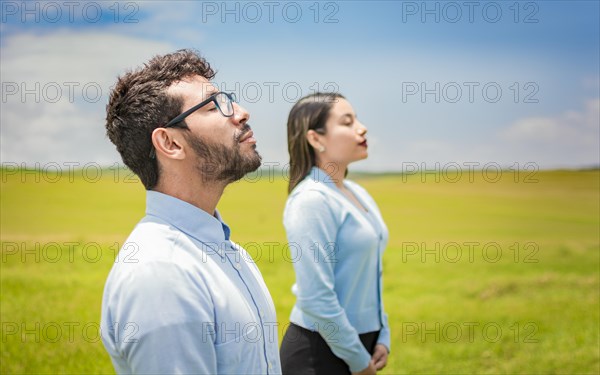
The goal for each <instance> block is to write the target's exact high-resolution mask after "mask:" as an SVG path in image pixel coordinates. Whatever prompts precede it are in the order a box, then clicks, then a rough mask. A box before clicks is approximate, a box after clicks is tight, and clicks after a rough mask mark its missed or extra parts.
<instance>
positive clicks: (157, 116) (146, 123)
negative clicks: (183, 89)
mask: <svg viewBox="0 0 600 375" xmlns="http://www.w3.org/2000/svg"><path fill="white" fill-rule="evenodd" d="M195 75H199V76H202V77H204V78H206V79H207V80H211V79H213V78H214V76H215V72H214V71H213V69H212V68H211V67H210V65H209V63H208V62H207V61H206V60H205V59H204V58H202V57H201V56H200V55H199V54H198V52H196V51H192V50H188V49H182V50H179V51H177V52H174V53H170V54H167V55H162V56H160V55H158V56H155V57H153V58H152V59H151V60H150V61H149V62H148V63H146V64H144V66H143V67H141V68H138V69H135V70H133V71H128V72H126V73H125V74H124V75H122V76H121V77H119V78H118V80H117V83H116V85H115V87H114V89H113V90H112V92H111V94H110V98H109V101H108V104H107V106H106V134H107V135H108V138H109V139H110V140H111V142H112V143H114V144H115V146H117V151H119V153H120V154H121V158H122V159H123V163H125V165H126V166H127V167H129V169H131V170H132V171H133V172H134V173H135V174H136V175H138V176H139V178H140V180H141V181H142V183H143V184H144V186H145V188H146V189H147V190H150V189H152V188H153V187H154V186H156V184H157V183H158V178H159V165H158V162H157V159H156V158H150V157H149V155H150V152H151V150H152V147H153V146H152V140H151V136H152V131H153V130H154V129H156V128H157V127H159V126H161V125H164V124H165V123H166V122H167V121H169V120H170V119H171V118H173V117H175V116H177V115H178V114H179V113H181V111H182V105H183V99H182V98H181V97H178V96H171V95H169V94H168V93H167V89H168V88H169V86H171V85H172V84H173V83H176V82H178V81H181V80H182V79H184V78H187V77H190V76H195ZM183 126H184V127H186V125H185V123H183Z"/></svg>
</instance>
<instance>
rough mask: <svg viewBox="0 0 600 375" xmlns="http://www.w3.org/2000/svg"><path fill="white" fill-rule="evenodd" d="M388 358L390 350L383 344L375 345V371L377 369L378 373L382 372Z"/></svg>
mask: <svg viewBox="0 0 600 375" xmlns="http://www.w3.org/2000/svg"><path fill="white" fill-rule="evenodd" d="M387 357H388V350H387V348H386V347H385V345H383V344H377V345H375V350H374V351H373V356H372V357H371V362H373V363H374V364H375V369H377V371H379V370H381V369H382V368H384V367H385V365H387Z"/></svg>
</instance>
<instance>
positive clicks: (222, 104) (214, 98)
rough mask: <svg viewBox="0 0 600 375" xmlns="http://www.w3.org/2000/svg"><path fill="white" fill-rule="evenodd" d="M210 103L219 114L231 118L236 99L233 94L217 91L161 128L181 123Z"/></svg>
mask: <svg viewBox="0 0 600 375" xmlns="http://www.w3.org/2000/svg"><path fill="white" fill-rule="evenodd" d="M212 102H214V103H215V106H216V107H217V108H218V109H219V112H221V114H222V115H223V116H225V117H231V116H233V103H234V102H236V103H237V98H236V97H235V94H234V93H226V92H222V91H219V92H218V93H216V94H214V95H211V96H209V97H208V98H207V99H206V100H204V101H203V102H202V103H200V104H196V105H195V106H193V107H192V108H190V109H188V110H187V111H185V112H183V113H182V114H180V115H179V116H177V117H175V118H174V119H172V120H171V121H169V122H167V124H166V125H165V126H163V128H168V127H170V126H173V125H175V124H177V123H180V122H181V121H183V120H184V119H185V118H186V117H188V116H189V115H191V114H192V113H194V112H195V111H197V110H199V109H200V108H202V107H204V106H205V105H207V104H209V103H212Z"/></svg>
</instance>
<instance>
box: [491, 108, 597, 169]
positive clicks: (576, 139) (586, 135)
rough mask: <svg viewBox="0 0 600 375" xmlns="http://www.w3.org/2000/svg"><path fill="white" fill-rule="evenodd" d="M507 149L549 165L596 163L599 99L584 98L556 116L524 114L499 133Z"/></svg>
mask: <svg viewBox="0 0 600 375" xmlns="http://www.w3.org/2000/svg"><path fill="white" fill-rule="evenodd" d="M500 136H501V138H502V139H503V140H505V141H507V148H508V150H512V151H513V152H516V153H517V154H519V155H520V157H522V158H523V157H525V158H530V159H532V160H534V161H535V160H540V161H541V162H542V163H543V164H546V165H551V166H557V167H558V166H566V165H588V166H589V165H593V164H595V165H598V164H600V160H599V152H600V99H597V98H596V99H592V100H588V101H586V102H585V105H584V108H583V110H579V111H575V110H569V111H565V112H563V113H561V114H559V115H557V116H554V117H549V116H544V117H542V116H540V117H527V118H523V119H519V120H517V121H515V122H514V123H513V124H511V125H510V126H509V127H508V128H507V129H506V130H504V131H502V132H501V134H500Z"/></svg>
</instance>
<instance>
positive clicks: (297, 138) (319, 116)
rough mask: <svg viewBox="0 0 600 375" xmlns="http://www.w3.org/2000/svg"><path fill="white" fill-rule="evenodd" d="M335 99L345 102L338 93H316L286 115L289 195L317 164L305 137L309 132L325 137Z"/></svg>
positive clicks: (313, 152) (302, 100) (301, 100)
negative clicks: (326, 125)
mask: <svg viewBox="0 0 600 375" xmlns="http://www.w3.org/2000/svg"><path fill="white" fill-rule="evenodd" d="M338 99H345V98H344V96H342V95H341V94H338V93H321V92H317V93H314V94H311V95H307V96H305V97H303V98H301V99H300V100H299V101H298V102H297V103H296V104H295V105H294V107H293V108H292V110H291V111H290V115H289V116H288V123H287V130H288V152H289V153H290V183H289V186H288V194H289V193H291V192H292V190H294V188H295V187H296V185H298V184H299V183H300V181H302V180H303V179H304V177H306V175H308V173H309V172H310V170H311V168H312V167H314V166H315V165H316V158H315V150H314V149H313V148H312V146H311V145H310V144H309V143H308V139H307V137H306V135H307V133H308V131H309V130H314V131H316V132H317V133H319V134H325V132H326V129H325V123H326V122H327V119H328V118H329V111H330V110H331V107H332V106H333V104H334V103H336V102H337V100H338Z"/></svg>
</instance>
